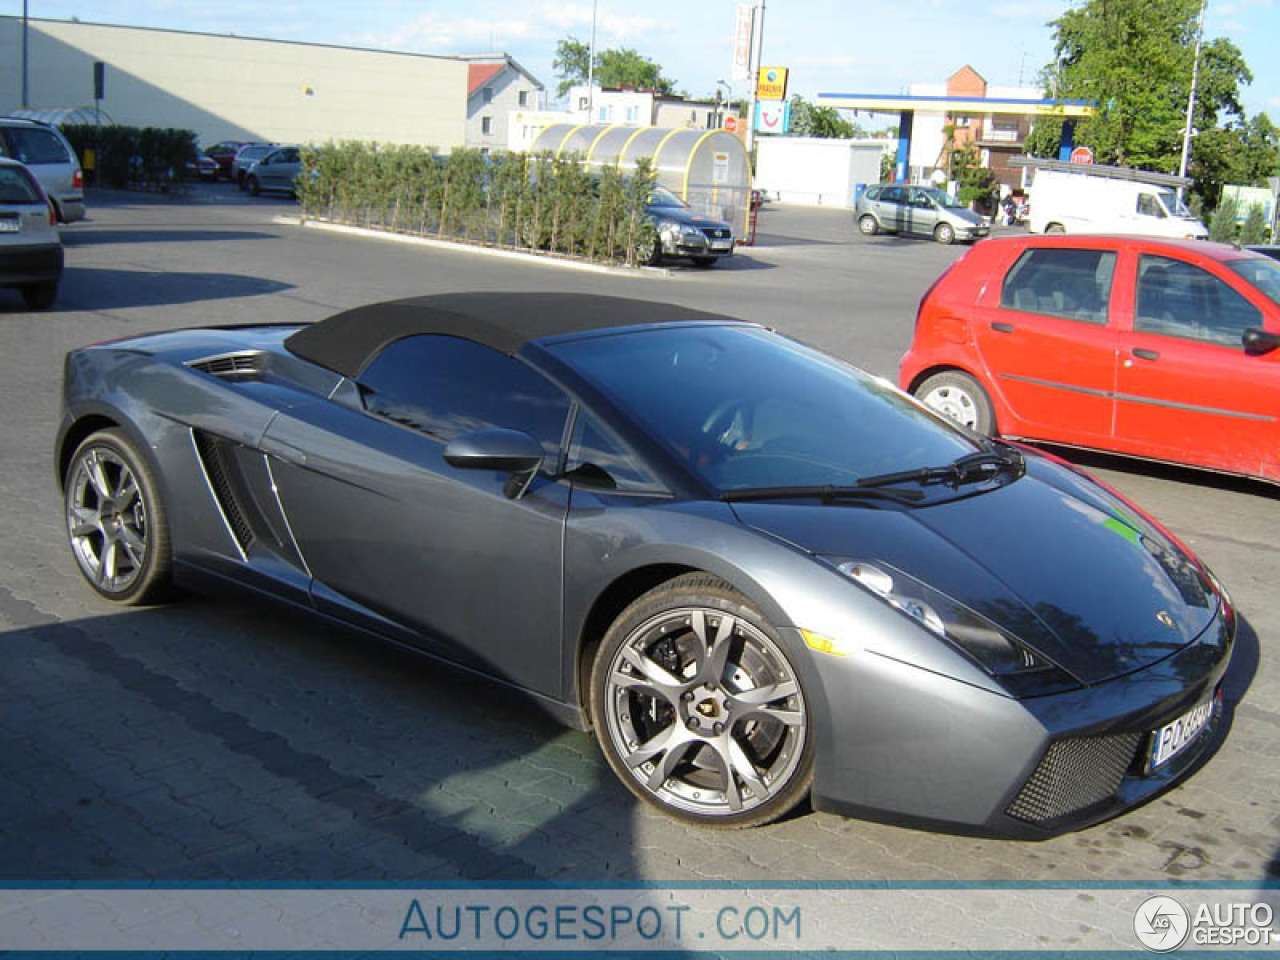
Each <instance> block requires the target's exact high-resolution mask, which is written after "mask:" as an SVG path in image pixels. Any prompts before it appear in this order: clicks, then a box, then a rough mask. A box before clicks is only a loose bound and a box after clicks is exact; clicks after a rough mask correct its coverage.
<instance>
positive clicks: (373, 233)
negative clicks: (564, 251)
mask: <svg viewBox="0 0 1280 960" xmlns="http://www.w3.org/2000/svg"><path fill="white" fill-rule="evenodd" d="M271 222H272V223H278V224H281V225H283V226H290V227H305V228H307V229H310V230H328V231H330V232H331V233H344V234H348V235H351V236H357V237H366V238H369V239H373V240H388V241H391V242H392V243H406V244H411V245H414V246H419V247H433V248H435V249H437V250H441V249H442V250H454V251H457V252H459V253H473V254H477V255H480V256H486V257H499V258H501V259H505V260H521V261H524V262H525V263H538V264H542V265H543V266H548V267H560V268H561V269H564V270H579V271H582V272H584V273H603V274H606V275H610V276H615V277H628V278H631V279H633V280H634V279H642V278H646V277H647V278H651V279H652V278H656V277H674V276H676V274H675V272H674V271H671V270H668V269H666V268H665V267H609V266H605V265H604V264H601V263H585V262H582V261H578V260H569V259H566V258H563V257H555V256H551V255H549V254H542V253H524V252H521V251H519V250H503V249H499V248H498V247H484V246H480V245H478V244H472V243H462V242H461V241H456V240H437V239H434V238H432V237H415V236H410V235H409V234H405V233H389V232H388V231H386V230H370V229H368V228H366V227H352V226H348V225H346V224H344V223H329V222H328V221H325V220H306V219H303V218H302V217H286V216H275V217H272V218H271Z"/></svg>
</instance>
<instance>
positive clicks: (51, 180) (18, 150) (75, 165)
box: [0, 117, 85, 223]
mask: <svg viewBox="0 0 1280 960" xmlns="http://www.w3.org/2000/svg"><path fill="white" fill-rule="evenodd" d="M0 157H12V158H13V159H14V160H17V161H18V162H19V163H22V164H25V165H26V167H27V169H28V170H30V171H31V172H32V173H33V174H34V175H35V178H36V179H37V180H39V181H40V186H41V187H43V188H44V192H45V193H46V194H48V195H49V199H50V200H52V201H53V209H54V212H55V213H56V214H57V215H58V220H60V221H61V222H62V223H72V222H74V221H76V220H83V219H84V214H85V208H84V174H83V173H81V171H80V161H79V159H78V158H77V157H76V152H75V151H74V150H73V149H72V148H71V144H70V143H68V142H67V138H66V137H64V136H63V135H62V134H61V133H60V132H59V131H58V128H57V127H52V126H49V125H48V124H46V123H41V122H39V121H37V120H20V119H18V118H17V117H0Z"/></svg>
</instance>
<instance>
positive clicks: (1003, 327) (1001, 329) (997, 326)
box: [991, 322, 1014, 333]
mask: <svg viewBox="0 0 1280 960" xmlns="http://www.w3.org/2000/svg"><path fill="white" fill-rule="evenodd" d="M991 329H992V330H994V331H996V332H997V333H1013V329H1014V327H1013V324H1012V323H998V322H993V323H992V324H991Z"/></svg>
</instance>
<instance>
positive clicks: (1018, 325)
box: [898, 236, 1280, 483]
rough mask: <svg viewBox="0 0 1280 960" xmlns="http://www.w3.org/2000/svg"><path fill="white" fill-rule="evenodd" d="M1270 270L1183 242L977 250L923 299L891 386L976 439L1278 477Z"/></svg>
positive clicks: (1255, 257) (1277, 372) (1278, 277)
mask: <svg viewBox="0 0 1280 960" xmlns="http://www.w3.org/2000/svg"><path fill="white" fill-rule="evenodd" d="M1277 347H1280V263H1278V262H1276V261H1275V260H1271V259H1269V258H1267V257H1264V256H1262V255H1261V254H1257V253H1252V252H1250V251H1248V250H1240V249H1237V248H1235V247H1231V246H1227V245H1224V244H1216V243H1207V242H1204V241H1196V240H1161V239H1156V238H1149V237H1119V236H1018V237H1001V238H997V239H990V240H984V241H982V242H980V243H979V244H977V246H975V247H974V248H973V249H972V250H970V251H969V252H968V253H967V254H965V256H964V257H962V258H961V259H960V260H958V261H957V262H956V263H955V264H954V265H953V266H952V267H951V268H950V269H949V270H948V271H947V272H946V273H944V274H943V275H942V277H941V278H939V280H938V281H937V282H936V283H934V285H933V286H932V287H931V288H930V289H929V290H928V292H926V293H925V295H924V297H923V299H922V300H921V301H920V309H919V312H918V313H917V316H916V330H915V338H914V340H913V342H912V344H911V349H910V350H909V351H908V352H907V354H906V356H904V357H903V358H902V365H901V368H900V371H899V377H898V379H899V384H900V386H901V387H902V388H903V389H904V390H907V391H909V392H910V393H912V394H914V395H915V396H917V397H919V398H920V400H921V401H922V402H924V403H925V404H926V405H927V406H929V407H932V408H933V409H935V410H938V411H940V412H942V413H945V414H947V415H948V416H951V417H953V418H954V419H956V420H959V421H960V422H961V423H964V424H966V425H968V426H970V427H973V428H974V429H976V430H979V431H981V432H983V433H989V434H993V435H994V434H1000V435H1003V436H1011V437H1021V438H1025V439H1030V440H1045V441H1051V442H1054V443H1062V444H1069V445H1074V446H1081V447H1091V448H1094V449H1097V450H1108V451H1113V452H1116V453H1122V454H1128V455H1131V456H1137V457H1144V458H1149V459H1153V460H1166V461H1171V462H1174V463H1183V464H1189V465H1192V466H1197V467H1205V468H1208V469H1211V470H1219V471H1223V472H1227V473H1236V474H1245V475H1248V476H1253V477H1258V478H1261V479H1263V480H1268V481H1271V482H1273V483H1280V349H1277Z"/></svg>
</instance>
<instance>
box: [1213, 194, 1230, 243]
mask: <svg viewBox="0 0 1280 960" xmlns="http://www.w3.org/2000/svg"><path fill="white" fill-rule="evenodd" d="M1235 238H1236V200H1235V197H1225V198H1224V199H1223V201H1222V202H1221V203H1220V204H1218V209H1217V210H1215V211H1213V217H1212V218H1211V219H1210V220H1209V239H1210V240H1217V241H1218V242H1219V243H1230V242H1231V241H1232V240H1234V239H1235Z"/></svg>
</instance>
